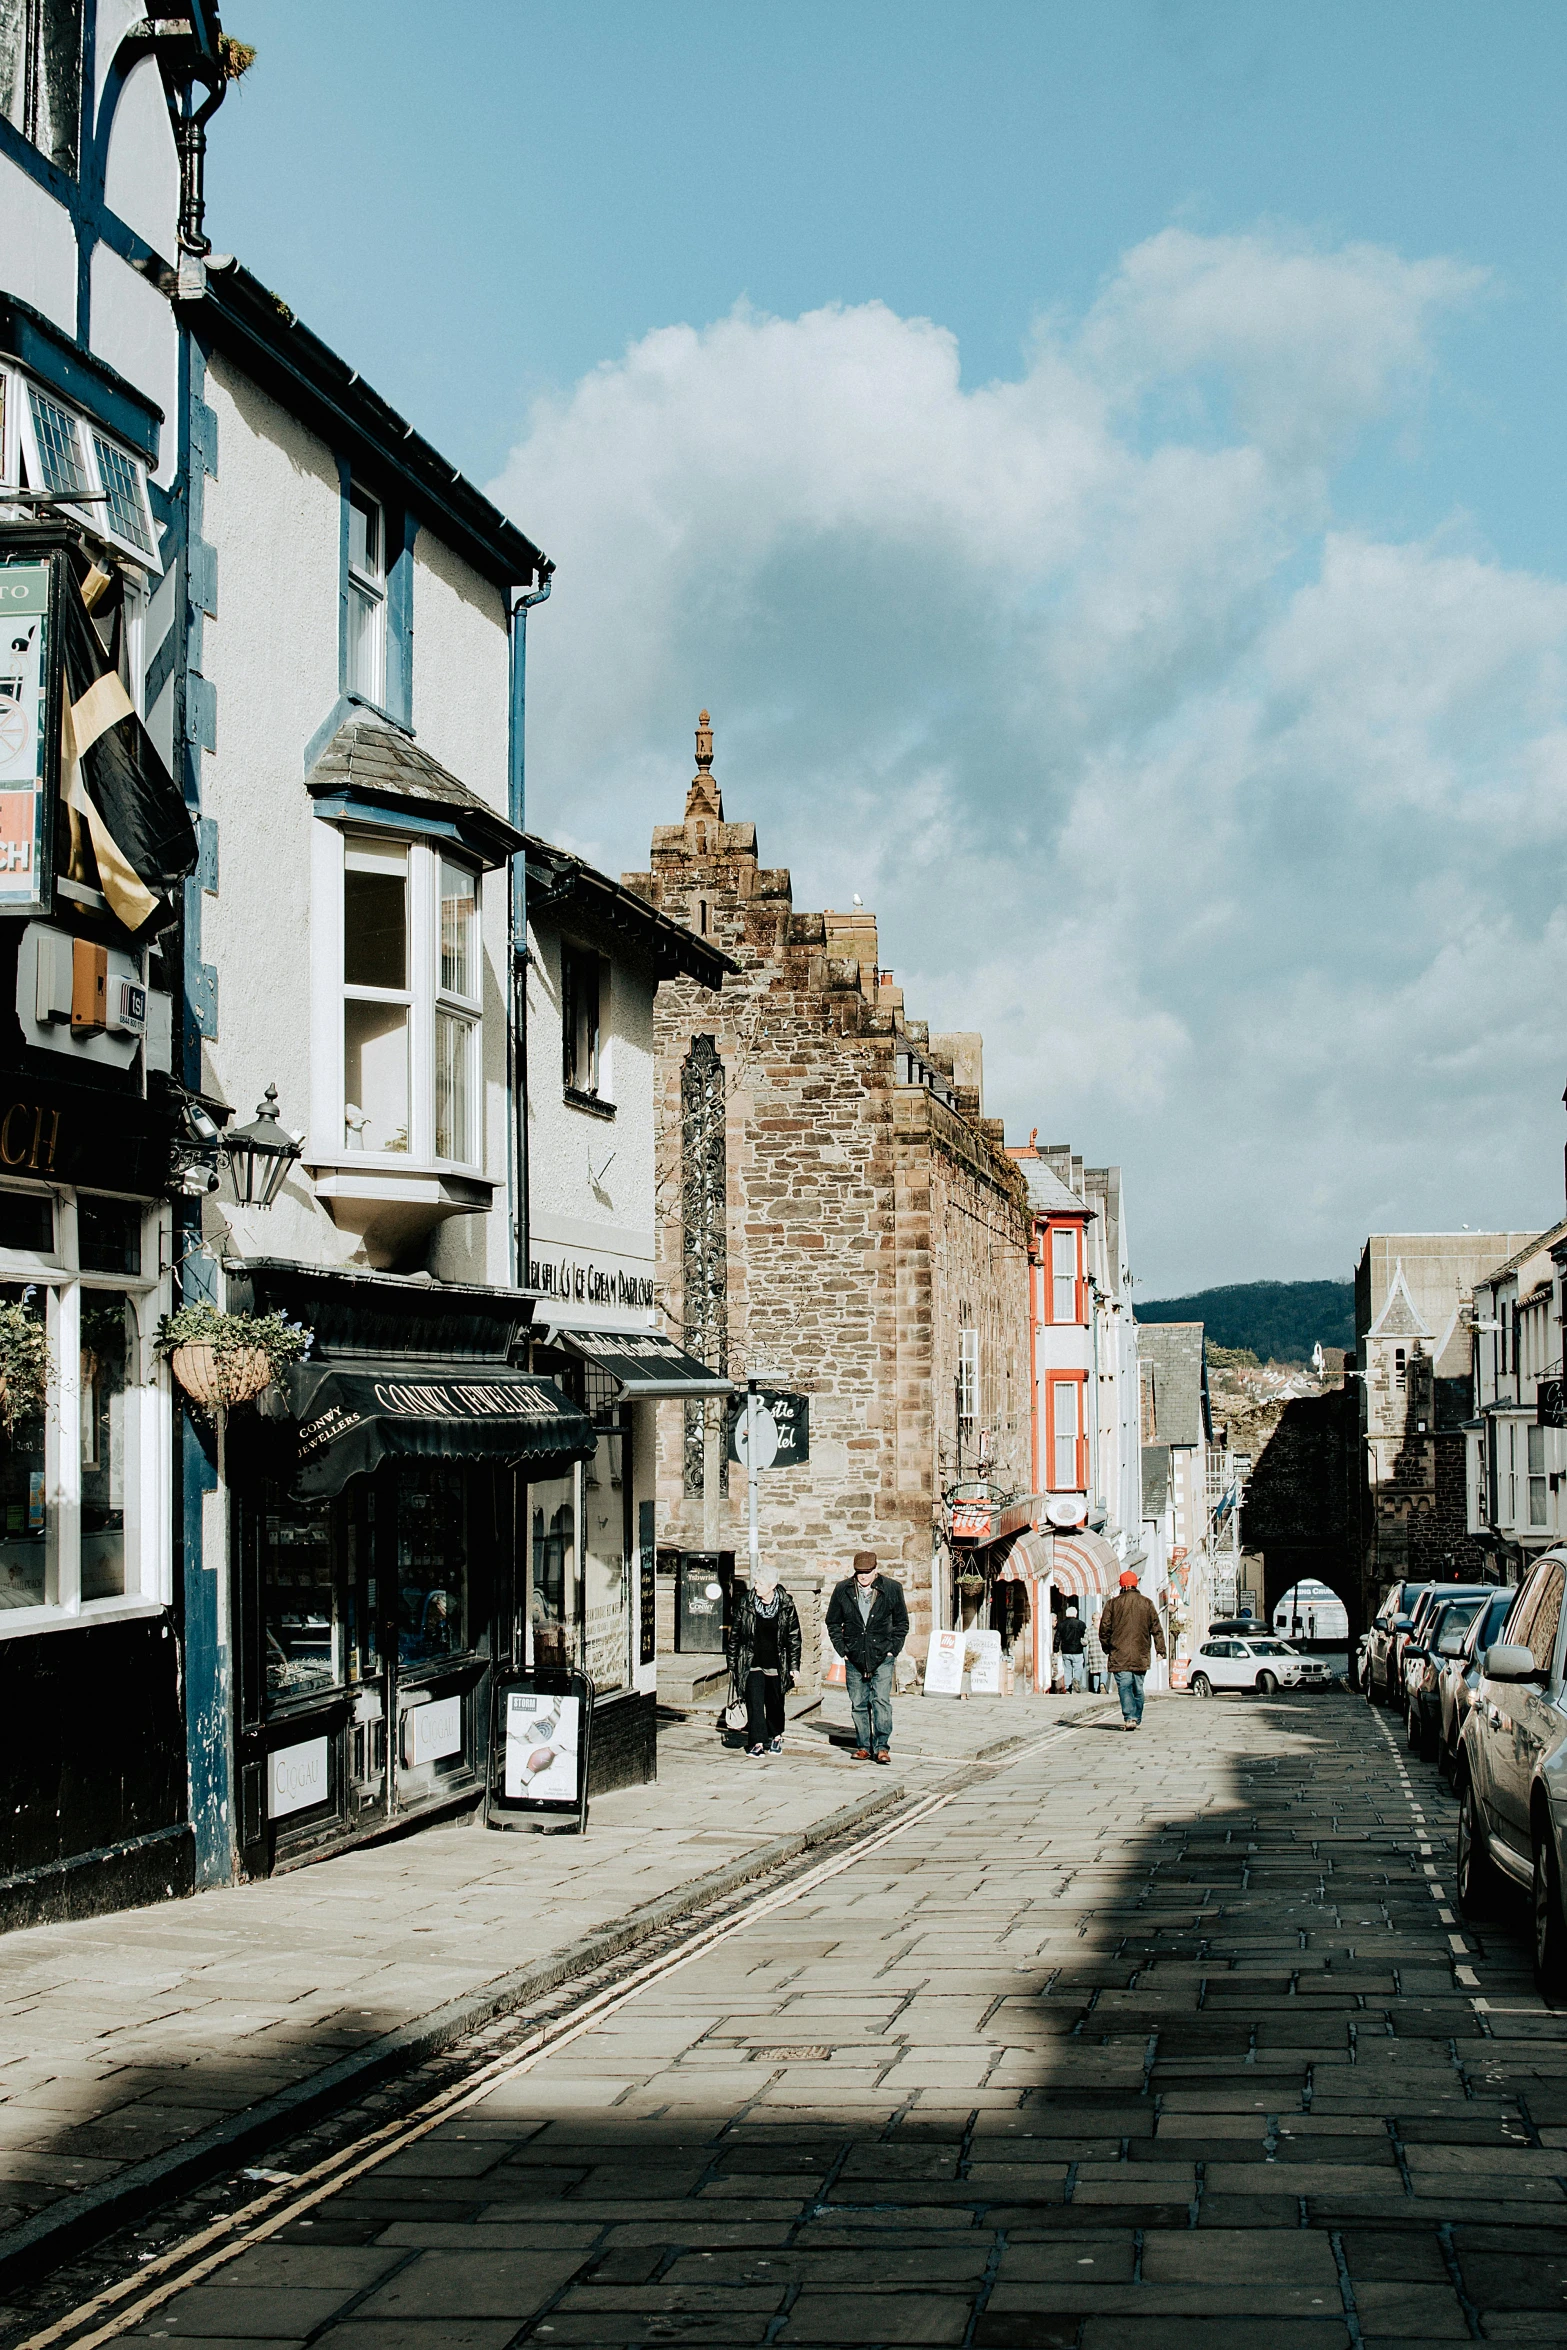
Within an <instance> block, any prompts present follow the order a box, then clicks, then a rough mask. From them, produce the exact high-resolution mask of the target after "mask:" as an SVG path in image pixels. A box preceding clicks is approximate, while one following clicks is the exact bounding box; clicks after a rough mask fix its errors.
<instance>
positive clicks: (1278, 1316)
mask: <svg viewBox="0 0 1567 2350" xmlns="http://www.w3.org/2000/svg"><path fill="white" fill-rule="evenodd" d="M1137 1319H1138V1321H1139V1322H1201V1323H1202V1324H1203V1326H1204V1328H1205V1330H1206V1332H1207V1335H1208V1337H1209V1338H1210V1339H1212V1340H1213V1342H1214V1344H1215V1345H1216V1346H1249V1347H1251V1348H1252V1349H1253V1351H1254V1352H1255V1353H1256V1354H1257V1355H1258V1356H1259V1357H1260V1358H1261V1360H1262V1361H1263V1362H1265V1363H1266V1362H1268V1361H1269V1360H1270V1359H1271V1360H1272V1361H1273V1362H1276V1363H1309V1362H1310V1360H1311V1350H1312V1348H1313V1347H1314V1346H1315V1345H1316V1344H1317V1342H1318V1340H1319V1339H1320V1341H1321V1342H1322V1344H1323V1345H1324V1346H1345V1347H1349V1346H1353V1345H1354V1343H1355V1284H1354V1283H1353V1281H1237V1282H1234V1283H1232V1284H1231V1285H1230V1286H1229V1287H1228V1288H1226V1289H1199V1290H1197V1291H1196V1292H1195V1294H1194V1295H1193V1296H1191V1297H1144V1298H1139V1299H1138V1301H1137Z"/></svg>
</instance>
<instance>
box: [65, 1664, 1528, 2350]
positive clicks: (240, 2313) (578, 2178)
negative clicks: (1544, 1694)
mask: <svg viewBox="0 0 1567 2350" xmlns="http://www.w3.org/2000/svg"><path fill="white" fill-rule="evenodd" d="M1177 1791H1180V1792H1179V1794H1178V1795H1177ZM1452 1820H1453V1807H1452V1805H1451V1802H1450V1799H1449V1798H1448V1796H1447V1794H1446V1792H1445V1790H1444V1789H1442V1788H1441V1787H1440V1786H1439V1784H1438V1782H1437V1781H1436V1779H1435V1776H1434V1774H1433V1773H1432V1772H1430V1771H1429V1770H1428V1769H1427V1768H1426V1766H1424V1765H1423V1764H1416V1763H1413V1762H1410V1761H1408V1759H1407V1758H1406V1755H1405V1753H1404V1749H1403V1744H1402V1739H1401V1738H1400V1737H1399V1736H1398V1735H1397V1734H1396V1732H1395V1731H1394V1730H1393V1729H1392V1728H1391V1727H1390V1726H1387V1725H1386V1724H1385V1719H1384V1717H1382V1716H1381V1715H1379V1714H1376V1713H1373V1712H1372V1711H1370V1710H1369V1709H1368V1708H1367V1707H1366V1706H1365V1705H1364V1704H1362V1703H1360V1702H1359V1701H1358V1700H1354V1699H1351V1698H1349V1697H1329V1698H1326V1699H1316V1700H1309V1699H1302V1700H1297V1701H1288V1700H1282V1701H1276V1702H1271V1703H1265V1702H1260V1701H1256V1700H1245V1699H1238V1700H1229V1701H1225V1700H1217V1701H1214V1702H1211V1703H1208V1704H1203V1703H1200V1702H1197V1701H1192V1700H1181V1699H1173V1700H1166V1701H1163V1702H1158V1703H1155V1704H1153V1705H1151V1706H1150V1709H1149V1715H1148V1719H1147V1722H1146V1724H1145V1727H1144V1729H1143V1730H1142V1732H1141V1733H1140V1734H1139V1735H1138V1736H1137V1737H1136V1738H1135V1739H1134V1738H1128V1737H1125V1736H1123V1735H1122V1734H1121V1732H1120V1730H1119V1727H1118V1725H1116V1724H1115V1723H1113V1722H1110V1721H1100V1722H1090V1721H1084V1720H1079V1721H1078V1722H1076V1723H1074V1724H1073V1725H1071V1726H1070V1727H1068V1728H1067V1729H1066V1730H1065V1731H1064V1732H1062V1733H1060V1734H1058V1735H1057V1736H1056V1737H1055V1738H1054V1739H1053V1740H1051V1741H1050V1743H1049V1744H1048V1745H1046V1746H1045V1747H1044V1748H1043V1749H1042V1750H1041V1751H1039V1752H1037V1753H1032V1754H1028V1755H1025V1756H1024V1757H1023V1758H1022V1759H1020V1760H1017V1761H1014V1762H1008V1761H1006V1760H1002V1761H1000V1762H998V1763H997V1764H996V1765H995V1767H994V1770H993V1772H992V1774H991V1776H990V1777H989V1779H988V1780H987V1781H986V1782H985V1783H983V1784H980V1785H977V1786H976V1785H971V1786H969V1787H968V1788H966V1789H964V1790H962V1791H960V1792H958V1793H956V1794H954V1795H952V1796H951V1797H950V1798H949V1799H948V1800H946V1802H945V1803H944V1805H943V1806H942V1807H941V1808H940V1809H937V1810H935V1811H932V1812H930V1813H928V1814H927V1816H926V1817H925V1818H923V1819H922V1820H920V1821H918V1822H916V1823H915V1824H914V1825H912V1826H910V1827H909V1828H908V1829H907V1830H906V1831H905V1832H904V1833H902V1834H894V1835H892V1836H891V1837H890V1838H889V1837H888V1836H887V1834H886V1830H885V1827H884V1826H878V1825H877V1824H875V1823H872V1825H871V1826H870V1827H869V1828H868V1829H867V1831H866V1835H867V1838H880V1841H876V1842H874V1843H873V1844H871V1845H870V1846H869V1848H868V1849H866V1850H865V1851H864V1852H863V1853H856V1852H854V1851H852V1850H848V1851H846V1853H845V1855H844V1857H843V1860H842V1865H840V1866H839V1867H838V1868H837V1871H836V1873H834V1874H832V1875H831V1876H829V1877H826V1878H825V1879H824V1880H823V1881H820V1882H816V1883H814V1884H812V1883H810V1882H807V1884H806V1886H805V1887H804V1889H802V1890H801V1891H800V1892H799V1893H798V1895H796V1896H791V1895H790V1894H789V1893H788V1891H787V1889H786V1890H785V1893H784V1895H783V1896H782V1897H781V1898H780V1897H778V1896H777V1895H776V1894H775V1893H773V1892H769V1891H766V1890H762V1889H759V1890H758V1892H757V1894H756V1897H755V1905H756V1907H757V1909H758V1911H759V1913H760V1914H757V1915H756V1916H755V1917H754V1918H753V1919H752V1921H751V1922H749V1923H748V1924H746V1925H745V1926H744V1927H742V1929H741V1930H740V1931H738V1932H736V1933H733V1934H732V1935H730V1936H729V1937H728V1938H727V1939H724V1940H722V1941H720V1942H719V1943H717V1944H716V1945H715V1946H713V1947H710V1948H708V1949H707V1950H705V1951H704V1952H703V1953H701V1954H700V1955H697V1956H694V1957H692V1958H691V1959H690V1960H689V1961H688V1962H687V1963H685V1964H683V1965H682V1966H680V1967H679V1968H678V1970H677V1971H674V1972H672V1973H670V1974H668V1975H667V1976H666V1977H665V1978H664V1979H663V1980H662V1981H659V1982H656V1983H654V1984H652V1985H651V1986H650V1987H649V1988H647V1989H646V1990H645V1991H643V1992H642V1993H641V1994H640V1995H638V1996H637V1997H635V1998H634V1999H632V2000H631V2001H629V2002H628V2003H626V2004H624V2005H622V2006H620V2007H619V2008H618V2009H617V2010H615V2011H614V2012H612V2013H611V2014H609V2015H608V2016H607V2018H606V2019H605V2020H604V2021H603V2022H601V2023H599V2024H597V2025H595V2026H593V2027H592V2028H589V2029H587V2030H585V2031H583V2032H582V2033H581V2034H580V2036H578V2037H576V2038H575V2039H574V2040H572V2041H571V2043H570V2044H569V2045H566V2046H563V2047H560V2048H557V2049H556V2050H555V2051H554V2052H553V2053H549V2054H546V2055H545V2056H544V2057H542V2058H541V2059H540V2060H538V2061H536V2062H534V2063H533V2064H532V2065H531V2067H528V2068H526V2069H518V2070H514V2071H513V2073H512V2074H511V2076H510V2077H509V2078H507V2079H505V2080H503V2081H501V2082H500V2083H499V2084H498V2085H496V2086H494V2087H492V2088H491V2089H490V2090H489V2091H488V2092H487V2093H484V2094H481V2095H480V2096H479V2097H478V2098H477V2099H476V2100H474V2101H473V2102H471V2103H470V2104H469V2105H468V2106H467V2107H466V2109H465V2110H462V2111H460V2112H457V2113H455V2114H452V2115H450V2116H449V2117H448V2118H446V2119H444V2120H442V2121H441V2122H439V2123H438V2124H437V2125H436V2126H434V2127H432V2128H430V2129H429V2130H428V2131H427V2132H425V2133H424V2134H423V2135H421V2136H419V2137H418V2138H416V2139H415V2140H414V2141H413V2142H412V2143H408V2144H405V2145H404V2146H403V2148H402V2150H401V2151H399V2152H397V2153H395V2154H393V2155H392V2157H391V2158H390V2159H389V2160H387V2161H385V2162H383V2163H382V2164H380V2166H379V2167H377V2168H374V2169H368V2170H366V2171H364V2172H363V2173H362V2174H361V2175H360V2176H359V2177H358V2178H356V2179H355V2180H354V2181H353V2182H352V2183H351V2184H349V2185H348V2186H346V2187H344V2188H343V2189H342V2190H340V2191H338V2192H335V2193H334V2194H332V2195H331V2196H329V2197H326V2198H323V2199H320V2200H317V2201H316V2202H314V2204H313V2205H312V2206H311V2207H310V2208H309V2209H308V2210H301V2211H299V2212H298V2213H297V2214H296V2215H294V2216H290V2217H287V2218H286V2219H285V2222H284V2224H282V2225H281V2226H280V2227H278V2228H277V2229H276V2230H275V2232H274V2233H273V2234H272V2235H271V2237H270V2238H269V2240H267V2241H265V2242H261V2243H256V2244H254V2245H253V2246H252V2247H251V2248H250V2249H247V2250H245V2251H244V2252H242V2253H241V2255H240V2256H239V2257H238V2258H237V2259H235V2260H233V2261H231V2262H230V2263H229V2264H228V2265H227V2266H224V2267H222V2268H220V2269H217V2270H216V2271H215V2272H214V2273H213V2275H212V2277H211V2278H210V2280H209V2281H207V2282H204V2283H201V2284H199V2285H196V2286H194V2287H192V2288H191V2289H188V2290H186V2291H184V2292H182V2293H181V2294H180V2295H179V2296H178V2297H176V2298H174V2299H172V2300H169V2301H166V2302H165V2303H164V2304H163V2305H162V2306H161V2307H159V2308H157V2309H156V2310H153V2311H151V2312H150V2313H148V2314H147V2315H146V2316H145V2317H144V2318H143V2321H142V2323H141V2325H140V2327H139V2329H138V2338H141V2339H150V2340H172V2341H180V2342H184V2343H198V2342H199V2343H205V2344H208V2345H212V2346H214V2350H215V2346H216V2345H220V2344H231V2343H232V2344H237V2343H240V2342H247V2343H249V2342H256V2341H270V2342H277V2343H286V2344H291V2345H303V2344H305V2343H310V2344H316V2343H322V2344H327V2345H331V2350H348V2346H349V2345H351V2344H362V2345H364V2346H365V2350H370V2346H371V2345H375V2346H377V2350H379V2346H380V2345H395V2346H396V2350H435V2346H436V2345H440V2346H441V2350H503V2346H504V2345H508V2344H512V2343H521V2342H531V2341H535V2340H536V2341H538V2342H540V2343H549V2344H552V2345H563V2344H575V2343H581V2344H633V2343H644V2342H645V2343H654V2342H697V2341H700V2342H715V2343H737V2344H738V2343H762V2342H774V2341H777V2342H783V2343H796V2342H799V2343H821V2344H828V2343H852V2344H856V2345H866V2346H869V2345H873V2344H878V2343H886V2344H895V2343H912V2342H940V2343H953V2344H962V2343H973V2344H975V2345H976V2346H989V2350H1003V2346H1007V2345H1012V2344H1017V2345H1020V2346H1021V2345H1027V2346H1028V2350H1050V2346H1053V2345H1066V2344H1072V2345H1074V2346H1080V2350H1102V2346H1103V2350H1108V2346H1109V2345H1111V2344H1116V2345H1132V2346H1134V2350H1165V2346H1166V2345H1171V2346H1173V2345H1178V2344H1187V2343H1190V2344H1193V2345H1196V2344H1198V2343H1201V2344H1202V2345H1203V2350H1225V2346H1228V2345H1236V2346H1239V2345H1247V2346H1250V2345H1253V2344H1255V2345H1258V2346H1259V2350H1262V2346H1264V2345H1266V2346H1268V2350H1279V2346H1293V2345H1299V2346H1300V2350H1318V2346H1320V2350H1338V2346H1339V2345H1350V2344H1358V2345H1366V2346H1370V2345H1374V2344H1377V2343H1382V2342H1387V2343H1392V2342H1442V2341H1463V2340H1470V2339H1478V2340H1489V2341H1505V2342H1562V2341H1567V2303H1564V2285H1567V2224H1564V2223H1567V2210H1564V2201H1563V2197H1564V2186H1563V2174H1564V2172H1567V2153H1564V2151H1563V2150H1564V2149H1567V2018H1557V2017H1556V2016H1554V2015H1552V2014H1551V2013H1550V2011H1548V2010H1547V2009H1546V2008H1545V2006H1544V2005H1543V2003H1542V2002H1541V2000H1540V1999H1539V1998H1538V1997H1537V1995H1536V1994H1535V1992H1534V1991H1533V1989H1532V1986H1531V1982H1530V1976H1529V1969H1528V1963H1527V1954H1526V1945H1525V1938H1524V1932H1523V1921H1522V1918H1521V1917H1520V1916H1507V1917H1504V1918H1503V1919H1502V1920H1501V1922H1500V1923H1499V1924H1498V1925H1497V1926H1496V1927H1495V1928H1494V1929H1487V1930H1485V1931H1484V1932H1483V1933H1482V1932H1477V1931H1475V1930H1472V1929H1468V1928H1466V1927H1465V1926H1464V1925H1463V1924H1462V1922H1461V1921H1459V1920H1457V1919H1456V1918H1455V1915H1454V1912H1453V1905H1452V1900H1451V1859H1452V1851H1451V1845H1452V1838H1451V1827H1452ZM764 1904H765V1905H767V1906H766V1907H765V1908H764V1907H763V1905H764ZM99 2338H105V2337H99V2336H95V2337H94V2339H99Z"/></svg>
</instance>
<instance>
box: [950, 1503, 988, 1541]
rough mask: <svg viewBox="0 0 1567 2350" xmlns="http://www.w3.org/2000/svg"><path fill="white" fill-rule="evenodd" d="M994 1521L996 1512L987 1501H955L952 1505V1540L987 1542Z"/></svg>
mask: <svg viewBox="0 0 1567 2350" xmlns="http://www.w3.org/2000/svg"><path fill="white" fill-rule="evenodd" d="M995 1523H996V1514H995V1511H994V1510H993V1509H992V1508H991V1505H990V1503H989V1502H988V1501H955V1502H954V1503H953V1505H952V1524H951V1529H950V1530H951V1534H952V1539H953V1541H954V1542H988V1541H989V1540H990V1537H991V1534H992V1533H993V1531H994V1529H995Z"/></svg>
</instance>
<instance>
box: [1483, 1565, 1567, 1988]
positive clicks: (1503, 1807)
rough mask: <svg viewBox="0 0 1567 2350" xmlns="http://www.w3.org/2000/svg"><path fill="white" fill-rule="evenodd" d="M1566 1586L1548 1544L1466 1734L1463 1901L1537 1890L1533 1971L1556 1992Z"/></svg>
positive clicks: (1565, 1785) (1495, 1649) (1565, 1953)
mask: <svg viewBox="0 0 1567 2350" xmlns="http://www.w3.org/2000/svg"><path fill="white" fill-rule="evenodd" d="M1564 1590H1567V1553H1563V1552H1562V1551H1559V1550H1551V1551H1547V1552H1546V1553H1545V1554H1544V1556H1543V1557H1542V1558H1540V1559H1538V1560H1537V1561H1536V1563H1535V1567H1534V1571H1533V1573H1532V1574H1531V1575H1530V1577H1529V1580H1528V1582H1527V1583H1525V1585H1524V1586H1523V1588H1522V1590H1521V1591H1520V1592H1519V1594H1518V1596H1517V1598H1516V1600H1515V1601H1514V1603H1513V1605H1512V1608H1511V1609H1510V1611H1509V1613H1508V1617H1507V1621H1506V1623H1505V1624H1504V1626H1503V1627H1502V1638H1501V1639H1500V1640H1495V1641H1493V1642H1492V1643H1491V1646H1490V1647H1489V1648H1488V1649H1487V1650H1486V1651H1485V1655H1484V1658H1483V1661H1482V1665H1481V1673H1480V1685H1479V1688H1478V1690H1477V1691H1476V1699H1475V1703H1474V1704H1473V1705H1472V1706H1471V1707H1470V1709H1469V1714H1468V1718H1467V1720H1466V1721H1465V1723H1464V1726H1463V1729H1462V1730H1461V1732H1460V1733H1459V1741H1458V1855H1457V1857H1458V1898H1459V1902H1460V1904H1461V1905H1462V1907H1463V1909H1464V1911H1465V1913H1466V1915H1468V1916H1470V1917H1482V1916H1484V1915H1485V1913H1486V1911H1487V1910H1488V1909H1489V1908H1491V1907H1492V1905H1493V1904H1494V1903H1495V1901H1496V1898H1497V1896H1498V1893H1499V1892H1500V1890H1501V1887H1502V1885H1503V1884H1504V1883H1505V1882H1511V1883H1513V1884H1516V1885H1520V1886H1525V1887H1527V1888H1528V1889H1529V1892H1530V1895H1531V1904H1532V1909H1533V1918H1534V1970H1535V1978H1536V1980H1537V1981H1538V1983H1539V1985H1540V1988H1541V1990H1542V1991H1544V1992H1545V1993H1546V1994H1547V1995H1548V1996H1551V1997H1555V1996H1557V1995H1559V1994H1561V1993H1562V1992H1563V1990H1564V1989H1567V1916H1564V1914H1563V1910H1562V1882H1563V1854H1562V1832H1563V1826H1564V1824H1567V1689H1564V1687H1563V1678H1562V1666H1563V1657H1562V1647H1563V1642H1564V1640H1567V1618H1564V1612H1563V1608H1562V1596H1563V1592H1564Z"/></svg>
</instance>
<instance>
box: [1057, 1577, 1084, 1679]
mask: <svg viewBox="0 0 1567 2350" xmlns="http://www.w3.org/2000/svg"><path fill="white" fill-rule="evenodd" d="M1087 1638H1088V1630H1087V1626H1086V1625H1085V1624H1084V1622H1083V1619H1082V1617H1081V1616H1080V1615H1079V1614H1078V1612H1077V1602H1076V1600H1075V1599H1069V1600H1068V1601H1067V1603H1066V1611H1065V1613H1064V1614H1063V1616H1062V1618H1061V1621H1060V1623H1059V1624H1057V1626H1056V1652H1057V1654H1058V1655H1059V1657H1060V1659H1061V1670H1062V1671H1063V1672H1064V1673H1065V1675H1066V1686H1067V1693H1068V1695H1070V1693H1071V1692H1072V1691H1073V1690H1074V1689H1083V1688H1086V1687H1087V1684H1088V1667H1087V1665H1086V1664H1085V1662H1084V1659H1083V1651H1084V1648H1085V1645H1086V1643H1087Z"/></svg>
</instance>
